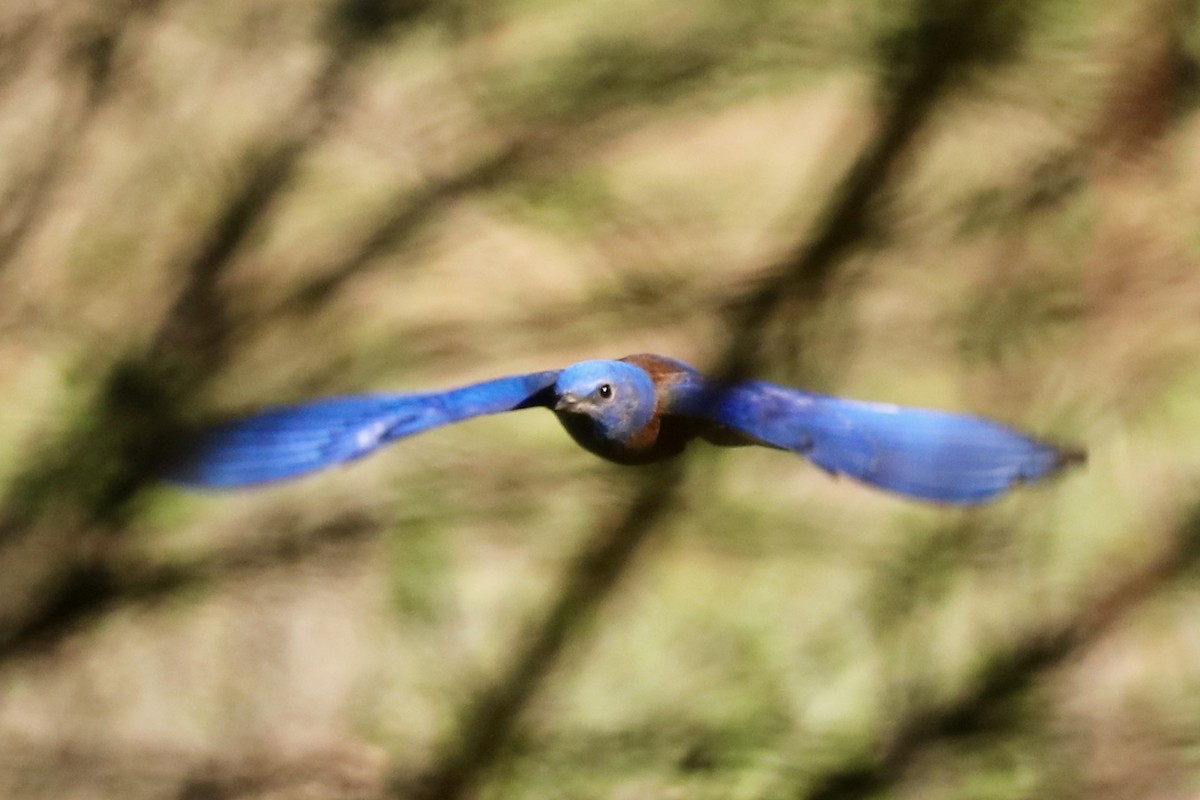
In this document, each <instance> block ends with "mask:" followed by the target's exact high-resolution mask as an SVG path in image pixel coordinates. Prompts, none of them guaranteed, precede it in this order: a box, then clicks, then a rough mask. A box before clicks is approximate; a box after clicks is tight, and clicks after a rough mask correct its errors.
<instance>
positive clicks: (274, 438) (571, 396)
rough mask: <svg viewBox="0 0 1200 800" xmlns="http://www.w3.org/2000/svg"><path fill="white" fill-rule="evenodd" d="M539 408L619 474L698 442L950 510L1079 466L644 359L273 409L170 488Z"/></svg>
mask: <svg viewBox="0 0 1200 800" xmlns="http://www.w3.org/2000/svg"><path fill="white" fill-rule="evenodd" d="M534 407H543V408H549V409H551V410H553V411H554V413H555V415H556V416H557V417H558V419H559V421H560V422H561V424H562V425H563V427H564V428H565V429H566V431H567V433H569V434H570V436H571V437H572V438H573V439H574V440H575V441H576V442H577V443H578V444H579V445H580V446H581V447H583V448H584V449H586V450H588V451H589V452H591V453H594V454H595V455H598V456H600V457H601V458H604V459H607V460H609V461H612V462H615V463H618V464H626V465H637V464H649V463H653V462H657V461H662V460H664V459H668V458H673V457H675V456H677V455H679V454H680V453H682V452H683V451H684V449H685V448H686V447H687V445H688V444H689V443H690V442H691V441H693V440H694V439H697V438H702V439H704V440H706V441H708V442H711V443H713V444H718V445H723V446H737V445H749V444H756V445H762V446H766V447H771V448H775V449H779V450H789V451H792V452H795V453H797V454H799V455H801V456H804V457H805V458H807V459H809V460H810V461H812V462H813V463H815V464H816V465H817V466H819V467H821V468H822V469H824V470H825V471H827V472H829V473H831V474H836V475H849V476H850V477H853V478H855V479H857V480H859V481H862V482H864V483H867V484H870V485H874V486H877V487H880V488H883V489H887V490H889V491H893V492H896V493H899V494H902V495H906V496H909V497H916V498H920V499H925V500H933V501H938V502H945V503H956V504H970V503H979V502H984V501H986V500H990V499H992V498H994V497H996V496H998V495H1000V494H1003V493H1004V492H1005V491H1007V490H1008V489H1010V488H1012V487H1014V486H1016V485H1019V484H1022V483H1026V482H1031V481H1035V480H1038V479H1041V478H1044V477H1046V476H1049V475H1051V474H1053V473H1055V472H1058V471H1059V470H1060V469H1062V468H1063V467H1064V466H1065V465H1067V464H1070V463H1073V462H1077V461H1082V460H1083V457H1084V456H1083V453H1082V451H1079V450H1072V449H1060V448H1057V447H1055V446H1053V445H1051V444H1048V443H1046V442H1043V441H1041V440H1039V439H1036V438H1034V437H1032V436H1029V435H1027V434H1024V433H1021V432H1019V431H1017V430H1014V429H1013V428H1010V427H1008V426H1005V425H1003V424H1001V423H998V422H995V421H992V420H988V419H985V418H982V417H976V416H971V415H966V414H955V413H951V412H945V411H934V410H929V409H920V408H907V407H903V406H896V405H891V404H886V403H870V402H864V401H859V400H847V399H843V398H838V397H832V396H828V395H821V394H816V393H813V392H807V391H804V390H802V389H793V388H789V387H785V386H780V385H777V384H773V383H768V382H766V381H742V382H737V383H733V384H730V385H724V384H720V383H718V382H716V381H714V380H712V379H709V378H706V377H704V376H703V375H701V374H700V373H699V372H698V371H697V370H695V369H694V368H693V367H691V366H689V365H688V364H685V363H683V362H682V361H677V360H675V359H672V358H667V357H665V356H659V355H653V354H639V355H632V356H627V357H625V358H622V359H618V360H598V361H581V362H579V363H576V364H572V365H571V366H569V367H566V368H565V369H562V370H551V371H546V372H535V373H528V374H524V375H513V376H508V377H504V378H497V379H495V380H490V381H484V382H482V383H476V384H472V385H469V386H463V387H459V388H456V389H449V390H446V391H439V392H424V393H413V394H372V395H353V396H348V397H342V398H333V399H328V400H318V401H314V402H310V403H304V404H300V405H294V406H284V407H280V408H275V409H268V410H266V411H263V412H260V413H258V414H254V415H252V416H249V417H247V418H244V419H241V420H236V421H233V422H229V423H225V424H223V425H219V426H217V427H215V428H212V429H210V430H208V431H207V432H205V433H204V435H203V436H202V437H201V438H200V439H199V441H198V442H197V443H196V446H195V447H193V448H192V449H191V450H189V451H188V453H187V456H186V458H184V459H183V460H182V461H181V462H180V463H179V464H178V465H177V466H176V468H175V469H173V470H172V471H171V473H170V475H169V477H170V478H171V479H173V480H175V481H176V482H178V483H181V484H184V485H188V486H194V487H208V488H229V487H241V486H249V485H254V484H259V483H264V482H269V481H275V480H281V479H284V478H291V477H295V476H298V475H302V474H305V473H308V472H312V471H315V470H319V469H322V468H324V467H328V466H332V465H335V464H340V463H345V462H348V461H352V460H354V459H357V458H360V457H362V456H364V455H366V454H368V453H370V452H372V451H374V450H376V449H377V448H379V447H381V446H382V445H384V444H386V443H388V442H391V441H394V440H396V439H399V438H403V437H407V436H412V435H414V434H417V433H420V432H422V431H426V430H429V429H431V428H435V427H438V426H441V425H446V424H449V423H453V422H458V421H460V420H465V419H469V418H472V417H476V416H481V415H484V414H494V413H499V412H503V411H513V410H517V409H522V408H534Z"/></svg>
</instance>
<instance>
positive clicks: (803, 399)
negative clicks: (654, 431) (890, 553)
mask: <svg viewBox="0 0 1200 800" xmlns="http://www.w3.org/2000/svg"><path fill="white" fill-rule="evenodd" d="M673 405H674V406H675V408H674V409H673V413H677V414H682V415H685V416H689V415H690V416H696V417H701V418H704V419H707V420H709V421H712V422H715V423H718V424H719V425H722V426H725V427H727V428H730V429H733V430H734V431H736V432H738V433H740V434H743V435H745V436H748V437H750V438H751V439H754V440H756V441H758V442H760V443H762V444H765V445H769V446H771V447H778V448H782V449H784V450H791V451H793V452H796V453H799V454H800V455H803V456H804V457H805V458H808V459H809V460H810V461H812V462H813V463H814V464H816V465H818V466H820V467H822V468H823V469H825V470H828V471H829V472H832V473H836V474H841V475H849V476H850V477H852V478H856V479H858V480H860V481H863V482H864V483H868V484H871V485H873V486H878V487H880V488H883V489H888V490H890V491H893V492H897V493H899V494H903V495H907V496H910V497H918V498H921V499H925V500H934V501H938V502H943V503H956V504H972V503H982V502H985V501H987V500H991V499H993V498H995V497H996V496H998V495H1000V494H1002V493H1004V492H1005V491H1007V490H1009V489H1011V488H1013V487H1014V486H1017V485H1019V484H1022V483H1026V482H1032V481H1036V480H1039V479H1041V478H1044V477H1046V476H1049V475H1051V474H1053V473H1055V472H1057V471H1058V470H1060V469H1061V468H1062V467H1064V466H1065V465H1067V464H1069V463H1072V462H1076V461H1082V460H1083V458H1084V456H1083V453H1082V452H1081V451H1076V450H1067V449H1061V448H1058V447H1055V446H1054V445H1051V444H1048V443H1046V442H1043V441H1041V440H1039V439H1036V438H1034V437H1032V436H1029V435H1027V434H1024V433H1022V432H1020V431H1018V430H1015V429H1013V428H1010V427H1008V426H1007V425H1003V424H1001V423H999V422H995V421H993V420H990V419H984V418H983V417H976V416H970V415H967V414H955V413H951V412H946V411H934V410H930V409H924V408H908V407H905V406H896V405H891V404H887V403H869V402H863V401H859V400H846V399H842V398H839V397H830V396H828V395H821V394H815V393H812V392H806V391H803V390H800V389H791V388H788V387H784V386H778V385H776V384H773V383H767V382H765V381H746V382H743V383H738V384H735V385H733V386H731V387H729V388H727V389H724V390H717V389H713V388H712V387H710V386H702V385H701V384H700V383H697V382H694V381H693V382H691V384H690V385H689V386H681V387H680V391H678V392H677V393H676V400H675V402H674V403H673Z"/></svg>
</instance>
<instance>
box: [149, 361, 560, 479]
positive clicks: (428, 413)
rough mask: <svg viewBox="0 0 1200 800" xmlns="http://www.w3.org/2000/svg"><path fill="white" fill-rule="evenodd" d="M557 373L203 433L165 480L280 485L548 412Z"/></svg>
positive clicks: (363, 398) (338, 404)
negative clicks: (511, 414)
mask: <svg viewBox="0 0 1200 800" xmlns="http://www.w3.org/2000/svg"><path fill="white" fill-rule="evenodd" d="M557 376H558V372H557V371H550V372H535V373H530V374H526V375H512V376H509V377H505V378H498V379H496V380H491V381H485V382H483V383H477V384H473V385H471V386H464V387H461V388H458V389H449V390H446V391H442V392H428V393H420V394H367V395H350V396H347V397H335V398H330V399H326V400H315V401H313V402H309V403H301V404H299V405H292V406H280V407H277V408H271V409H267V410H265V411H261V412H259V413H257V414H253V415H251V416H249V417H245V418H243V419H239V420H234V421H232V422H227V423H224V424H221V425H218V426H216V427H213V428H210V429H209V430H207V431H204V432H203V433H202V434H201V436H200V437H199V439H198V440H197V441H196V442H195V443H194V444H193V446H192V447H190V448H188V449H187V451H186V452H185V453H184V455H183V457H182V458H181V459H178V460H177V461H176V463H175V464H174V466H173V467H171V468H170V469H169V470H168V471H167V475H166V477H167V479H168V480H169V481H172V482H174V483H179V484H182V485H184V486H190V487H197V488H234V487H240V486H251V485H254V484H259V483H266V482H268V481H276V480H282V479H284V478H292V477H296V476H298V475H303V474H305V473H308V472H313V471H315V470H319V469H323V468H325V467H329V466H332V465H335V464H342V463H345V462H347V461H352V460H354V459H356V458H361V457H362V456H365V455H367V454H368V453H371V452H373V451H374V450H376V449H377V448H379V447H381V446H382V445H384V444H387V443H388V442H391V441H394V440H396V439H400V438H403V437H405V436H412V435H413V434H416V433H421V432H422V431H427V430H429V429H430V428H436V427H438V426H440V425H447V424H450V423H452V422H459V421H461V420H465V419H470V418H471V417H477V416H480V415H483V414H495V413H498V412H501V411H513V410H516V409H519V408H530V407H534V406H549V405H551V402H552V401H551V397H552V392H553V386H554V381H555V379H556V378H557Z"/></svg>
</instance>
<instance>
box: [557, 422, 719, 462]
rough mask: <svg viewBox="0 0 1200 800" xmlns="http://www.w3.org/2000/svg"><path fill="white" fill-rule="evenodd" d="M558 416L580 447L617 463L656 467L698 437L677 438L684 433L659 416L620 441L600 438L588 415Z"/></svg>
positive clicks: (684, 436)
mask: <svg viewBox="0 0 1200 800" xmlns="http://www.w3.org/2000/svg"><path fill="white" fill-rule="evenodd" d="M554 413H555V415H556V416H557V417H558V421H559V422H560V423H562V426H563V428H565V429H566V431H567V433H568V434H570V435H571V438H572V439H574V440H575V443H576V444H578V445H579V446H580V447H582V448H583V449H584V450H587V451H588V452H589V453H592V454H594V455H597V456H600V458H603V459H605V460H607V461H612V462H614V463H617V464H625V465H637V464H653V463H655V462H657V461H664V460H666V459H668V458H672V457H674V456H677V455H679V454H680V453H682V452H683V449H684V447H685V446H686V445H687V442H688V440H689V439H691V438H693V436H694V435H695V434H694V433H691V432H689V434H690V435H683V436H681V435H675V434H676V433H682V431H673V426H671V425H668V424H666V421H665V420H661V419H660V418H658V417H655V418H653V419H651V420H650V422H649V424H647V425H646V426H645V427H644V428H642V429H641V430H639V431H638V432H637V433H635V434H634V435H632V436H630V437H629V438H628V439H626V440H624V441H617V440H613V439H608V438H605V437H604V436H602V435H600V433H599V432H598V431H597V428H596V423H595V421H594V420H593V419H592V418H591V417H589V416H587V415H586V414H574V413H571V412H569V411H556V412H554Z"/></svg>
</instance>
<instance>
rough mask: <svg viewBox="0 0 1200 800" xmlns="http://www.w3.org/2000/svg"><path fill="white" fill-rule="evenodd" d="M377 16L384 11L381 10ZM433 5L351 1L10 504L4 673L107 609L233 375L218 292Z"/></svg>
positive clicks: (1, 607) (0, 650)
mask: <svg viewBox="0 0 1200 800" xmlns="http://www.w3.org/2000/svg"><path fill="white" fill-rule="evenodd" d="M376 6H378V7H376ZM422 7H423V6H421V7H419V6H418V5H417V4H413V3H408V4H396V3H391V2H387V1H386V0H378V2H376V0H344V2H342V3H339V4H338V5H336V6H335V7H334V13H333V14H332V15H331V17H330V27H329V30H328V35H329V39H330V47H329V50H328V53H327V56H326V59H325V62H324V65H323V67H322V68H321V69H320V70H319V71H318V73H317V77H316V78H315V79H314V81H313V82H312V84H311V86H310V87H309V90H308V92H307V93H306V94H304V95H303V96H302V97H301V98H300V99H299V100H298V101H297V103H296V105H295V107H294V108H293V109H292V110H291V111H290V112H289V113H288V114H287V125H286V126H281V127H280V128H279V130H281V131H282V133H281V134H276V133H274V132H272V133H271V134H268V135H267V136H266V137H265V138H264V140H263V141H262V142H261V143H260V145H259V146H258V147H257V148H254V149H253V151H252V153H253V156H252V160H250V162H249V163H248V165H247V169H246V171H245V173H244V174H243V176H242V178H241V180H240V182H239V183H238V185H236V186H235V187H233V188H232V189H231V191H230V194H229V199H228V200H227V201H226V203H225V205H224V207H223V209H222V210H221V212H220V213H219V214H218V215H217V217H216V219H214V220H213V221H212V223H211V225H210V227H209V228H208V230H207V231H206V232H205V233H204V234H203V235H202V236H201V238H200V240H199V243H198V245H197V246H196V248H195V250H194V251H193V252H191V253H184V254H181V255H180V256H178V257H177V258H173V259H171V260H172V262H175V263H181V264H185V265H186V266H185V267H184V278H183V288H182V289H181V290H180V292H179V294H178V295H177V298H176V301H175V303H174V305H173V306H172V308H171V310H170V312H169V313H168V314H167V315H166V317H165V318H164V320H163V321H162V323H161V326H160V327H159V329H158V331H157V333H156V334H155V335H154V337H153V339H152V341H151V342H150V343H149V344H148V345H147V346H146V347H145V348H144V349H141V350H138V351H135V352H131V353H127V354H126V355H125V356H124V357H121V358H119V359H117V360H116V362H115V363H114V364H113V366H112V367H111V369H110V370H108V372H107V374H106V375H105V376H104V378H103V379H102V380H101V381H100V382H99V385H98V388H97V389H96V391H95V395H94V397H93V399H92V401H91V402H90V404H87V405H86V406H85V407H84V408H83V409H82V411H81V412H79V415H78V417H77V418H76V419H74V420H71V421H69V422H68V423H67V424H66V425H65V426H64V428H63V430H62V432H61V434H60V435H59V437H58V439H57V441H55V442H54V443H52V444H51V445H50V446H49V447H46V448H44V450H43V451H42V452H44V455H43V456H42V457H41V458H40V460H37V461H35V462H33V463H31V464H30V465H29V466H28V467H26V469H25V470H24V471H23V472H22V473H21V474H20V475H19V476H18V477H17V479H16V480H15V481H14V483H13V485H12V486H11V488H10V490H9V491H8V493H7V495H6V496H5V497H4V500H3V503H0V570H3V572H4V574H5V575H7V576H9V580H7V581H6V583H5V585H4V586H3V588H0V661H2V660H3V659H4V658H6V657H8V656H9V655H10V654H11V653H12V647H13V646H14V645H16V644H17V643H19V641H21V640H22V639H24V638H25V637H26V636H27V632H28V631H30V630H38V629H55V628H60V627H70V626H71V625H72V624H73V622H74V620H76V619H78V618H81V617H83V616H87V615H89V614H91V613H92V612H93V610H94V609H96V608H98V607H102V606H104V605H105V604H107V603H110V602H111V595H112V587H111V586H110V585H109V583H108V581H107V579H106V578H105V577H104V576H107V575H108V574H109V568H108V566H107V563H106V560H107V559H108V558H109V552H110V550H112V549H113V548H114V547H117V544H118V542H119V540H120V538H121V535H122V533H123V531H124V527H125V525H126V522H127V517H128V514H129V511H130V507H131V505H132V504H133V502H134V501H135V500H136V498H137V497H138V495H139V493H140V492H141V490H142V489H143V488H144V487H145V486H147V485H148V484H150V483H153V482H155V481H156V476H157V474H158V470H159V468H160V466H161V465H162V463H163V462H164V460H166V459H169V458H170V457H171V451H172V448H173V447H175V446H177V445H178V444H179V443H180V442H181V441H183V439H184V438H185V434H186V427H187V425H186V422H185V420H186V418H187V417H188V409H189V408H190V404H191V403H192V402H193V400H192V398H193V397H194V395H195V394H196V393H197V392H198V391H199V390H200V389H201V387H202V386H203V385H204V384H205V383H206V382H207V381H208V380H210V379H211V378H212V377H213V376H214V375H215V374H216V373H217V372H218V371H219V370H220V368H221V367H222V366H223V364H224V363H225V359H226V358H227V355H228V348H229V346H230V341H229V335H230V322H229V319H228V314H227V312H226V306H227V298H226V297H225V295H224V292H223V291H222V288H221V279H222V277H223V276H224V274H225V272H226V270H227V268H228V267H229V265H230V264H231V263H232V262H233V260H234V259H235V258H236V256H237V254H238V253H239V251H240V249H241V248H242V247H243V245H244V243H245V242H246V239H247V236H248V234H249V233H250V231H252V230H253V229H255V228H256V227H257V226H259V225H262V224H264V220H265V219H266V218H267V217H268V216H269V214H270V213H271V211H272V209H273V208H274V204H275V201H276V200H277V199H278V198H279V196H280V194H281V193H282V191H283V190H284V189H285V188H286V187H287V186H288V185H289V184H290V182H291V181H292V180H293V178H294V176H295V173H296V169H297V166H298V165H299V163H300V161H301V159H302V158H303V157H304V156H305V155H306V154H307V153H308V152H309V151H310V150H311V149H312V148H313V147H314V145H315V144H316V143H318V142H319V141H320V140H321V138H322V137H323V136H324V134H325V133H326V132H327V131H328V129H329V125H330V122H331V121H332V120H333V119H334V118H336V116H337V114H338V111H339V109H341V108H342V107H343V104H344V103H346V102H348V101H349V99H350V98H351V97H352V95H353V85H352V81H351V80H350V78H351V76H352V72H353V71H352V69H351V68H352V66H353V65H354V64H355V63H356V62H357V60H358V59H359V58H361V57H362V56H363V55H364V54H365V53H366V52H369V46H370V45H373V44H375V43H377V42H378V41H381V40H382V38H383V37H384V36H385V35H387V34H389V33H390V31H391V30H392V28H393V27H394V25H396V24H399V23H400V22H402V21H408V20H412V19H416V18H418V17H419V13H418V12H419V11H420V10H421V8H422Z"/></svg>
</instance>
